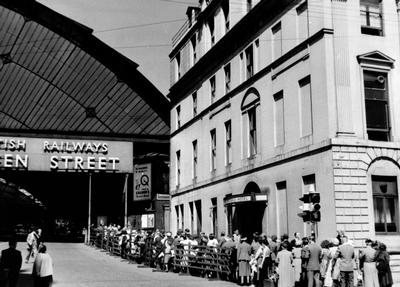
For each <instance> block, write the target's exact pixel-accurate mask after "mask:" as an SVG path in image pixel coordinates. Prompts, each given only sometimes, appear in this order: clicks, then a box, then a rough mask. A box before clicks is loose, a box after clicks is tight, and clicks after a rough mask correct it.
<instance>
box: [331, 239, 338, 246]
mask: <svg viewBox="0 0 400 287" xmlns="http://www.w3.org/2000/svg"><path fill="white" fill-rule="evenodd" d="M332 243H333V245H335V246H338V245H339V239H337V238H333V239H332Z"/></svg>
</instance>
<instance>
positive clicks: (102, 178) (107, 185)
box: [0, 137, 133, 241]
mask: <svg viewBox="0 0 400 287" xmlns="http://www.w3.org/2000/svg"><path fill="white" fill-rule="evenodd" d="M0 166H1V167H2V168H1V169H0V179H1V184H0V190H1V192H0V198H1V199H2V200H1V201H0V202H1V204H2V208H1V211H0V212H1V215H2V216H1V217H0V231H1V230H3V233H5V234H10V233H16V234H17V236H19V237H21V236H26V235H27V234H28V233H29V230H31V229H32V228H33V227H36V228H41V229H42V231H43V234H44V238H43V239H45V240H52V241H57V240H64V241H74V240H80V238H81V237H82V235H83V232H82V231H83V228H86V229H88V228H89V225H90V224H91V223H92V222H93V223H94V224H96V223H97V218H98V217H102V218H103V221H104V218H107V219H108V221H109V222H113V223H117V224H120V225H122V224H124V219H125V218H126V216H125V215H126V212H127V209H126V208H124V207H125V203H126V201H127V198H125V196H127V191H128V190H131V189H132V187H131V186H128V184H129V183H131V184H132V180H129V176H132V172H133V145H132V143H131V142H121V141H103V140H75V139H47V138H29V137H27V138H22V137H1V138H0ZM1 218H2V219H3V220H2V219H1ZM103 223H104V224H105V223H107V222H103Z"/></svg>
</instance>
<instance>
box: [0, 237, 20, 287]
mask: <svg viewBox="0 0 400 287" xmlns="http://www.w3.org/2000/svg"><path fill="white" fill-rule="evenodd" d="M8 245H9V248H8V249H4V250H3V251H1V258H0V269H2V270H4V271H5V273H6V274H7V278H6V282H5V283H6V284H5V285H6V286H7V283H8V286H10V287H16V286H17V282H18V276H19V270H20V269H21V265H22V254H21V252H20V251H19V250H17V249H16V248H17V241H16V240H15V239H11V240H10V241H9V242H8Z"/></svg>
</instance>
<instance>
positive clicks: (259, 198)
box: [224, 193, 268, 206]
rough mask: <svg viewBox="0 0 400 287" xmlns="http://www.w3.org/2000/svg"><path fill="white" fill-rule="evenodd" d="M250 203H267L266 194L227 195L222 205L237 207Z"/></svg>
mask: <svg viewBox="0 0 400 287" xmlns="http://www.w3.org/2000/svg"><path fill="white" fill-rule="evenodd" d="M250 202H265V203H267V202H268V194H267V193H250V194H237V195H229V196H226V197H225V198H224V205H225V206H227V205H238V204H243V203H250Z"/></svg>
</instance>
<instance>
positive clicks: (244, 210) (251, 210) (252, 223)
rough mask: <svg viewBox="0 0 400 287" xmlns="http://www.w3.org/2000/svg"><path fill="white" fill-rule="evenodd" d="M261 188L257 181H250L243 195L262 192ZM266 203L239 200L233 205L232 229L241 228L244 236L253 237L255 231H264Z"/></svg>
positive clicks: (240, 230) (231, 208)
mask: <svg viewBox="0 0 400 287" xmlns="http://www.w3.org/2000/svg"><path fill="white" fill-rule="evenodd" d="M260 193H261V190H260V188H259V187H258V185H257V184H256V183H255V182H250V183H248V184H247V185H246V188H245V189H244V192H243V196H245V195H252V197H253V198H254V195H257V194H260ZM265 207H266V203H265V202H261V201H260V202H257V201H254V200H252V201H249V202H237V204H235V206H234V207H233V206H231V207H230V210H232V211H233V214H232V219H231V223H232V230H233V231H234V230H239V233H240V234H241V235H242V236H246V237H252V235H253V233H254V232H259V233H262V231H263V230H262V222H263V219H264V212H265Z"/></svg>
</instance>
